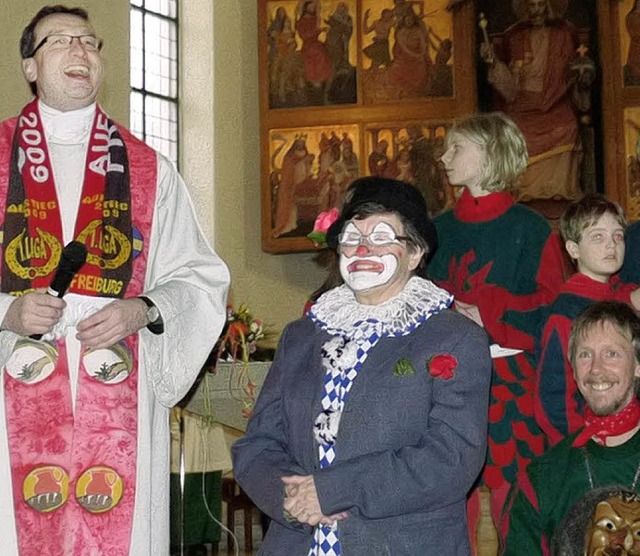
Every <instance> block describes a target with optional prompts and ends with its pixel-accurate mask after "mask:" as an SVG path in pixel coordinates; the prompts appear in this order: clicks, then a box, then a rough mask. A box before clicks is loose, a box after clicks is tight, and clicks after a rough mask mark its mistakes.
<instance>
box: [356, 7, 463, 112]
mask: <svg viewBox="0 0 640 556" xmlns="http://www.w3.org/2000/svg"><path fill="white" fill-rule="evenodd" d="M446 5H447V0H436V1H431V2H425V1H423V0H394V1H393V0H363V2H362V9H363V15H362V21H361V26H360V32H361V43H362V45H363V48H362V66H361V67H362V89H363V96H364V102H365V103H366V104H371V103H377V102H385V101H389V100H401V99H417V98H425V97H451V96H453V68H454V65H453V41H452V36H453V15H452V13H451V12H449V11H447V10H446Z"/></svg>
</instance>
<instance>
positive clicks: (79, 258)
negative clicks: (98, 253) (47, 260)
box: [47, 241, 87, 297]
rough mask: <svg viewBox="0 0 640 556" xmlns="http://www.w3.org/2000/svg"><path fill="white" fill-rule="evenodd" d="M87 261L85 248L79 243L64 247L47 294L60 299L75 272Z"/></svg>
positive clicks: (72, 242)
mask: <svg viewBox="0 0 640 556" xmlns="http://www.w3.org/2000/svg"><path fill="white" fill-rule="evenodd" d="M86 261H87V247H86V246H85V245H84V243H80V242H79V241H71V242H69V243H68V244H67V245H65V247H64V249H63V250H62V253H61V255H60V262H59V263H58V270H56V273H55V275H54V276H53V279H52V280H51V284H49V287H48V288H47V293H49V294H50V295H53V296H56V297H62V296H63V295H64V294H65V292H66V291H67V289H68V288H69V286H70V285H71V281H72V280H73V277H74V276H75V275H76V272H78V270H80V268H81V267H82V265H83V264H84V263H85V262H86Z"/></svg>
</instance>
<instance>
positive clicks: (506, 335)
mask: <svg viewBox="0 0 640 556" xmlns="http://www.w3.org/2000/svg"><path fill="white" fill-rule="evenodd" d="M435 224H436V228H437V231H438V241H439V246H438V249H437V251H436V253H435V255H434V258H433V260H432V261H431V263H430V265H429V272H430V276H431V278H432V279H433V280H434V281H435V282H436V283H437V284H438V285H440V286H441V287H443V288H445V289H447V290H449V291H450V292H451V293H452V294H453V295H454V296H455V298H456V300H459V301H462V302H465V303H471V304H473V305H476V306H477V307H478V310H479V312H480V316H481V317H482V321H483V323H484V327H485V329H486V331H487V333H488V334H489V336H490V337H491V340H492V342H493V343H495V344H499V346H501V347H503V348H512V349H519V350H523V352H520V353H517V354H516V355H511V356H509V357H497V358H494V360H493V363H494V366H493V377H492V386H491V400H490V407H489V451H488V458H487V465H486V467H485V470H484V475H483V479H484V481H485V483H486V484H487V486H489V487H490V488H492V489H497V488H499V487H501V486H502V487H504V485H505V482H506V483H513V482H514V481H515V478H516V473H517V470H518V467H521V468H524V466H526V464H527V463H528V462H529V461H530V460H531V459H532V458H533V457H534V456H536V455H538V454H540V453H542V451H543V449H544V437H543V435H542V433H541V431H540V430H539V428H538V426H537V424H536V422H535V419H534V415H533V391H534V386H535V365H534V358H533V349H534V332H535V330H536V328H537V327H539V320H538V319H539V312H540V311H539V309H540V307H541V306H543V305H546V304H549V303H551V302H552V301H553V299H555V297H556V294H557V292H558V291H559V290H560V288H561V286H562V284H563V275H562V274H563V256H562V251H561V248H560V242H559V241H558V236H557V235H556V234H553V233H552V232H551V228H550V226H549V224H548V223H547V222H546V221H545V220H544V218H543V217H542V216H540V215H538V214H537V213H535V212H533V211H532V210H530V209H528V208H526V207H524V206H522V205H518V204H516V203H515V201H514V199H513V196H512V195H511V194H510V193H507V192H499V193H491V194H489V195H487V196H485V197H479V198H474V197H472V196H471V195H470V194H469V193H468V191H467V190H466V189H465V191H464V192H463V194H462V196H461V197H460V199H459V201H458V203H457V204H456V206H455V207H454V209H453V210H451V211H448V212H446V213H444V214H442V215H440V216H438V217H437V218H436V219H435Z"/></svg>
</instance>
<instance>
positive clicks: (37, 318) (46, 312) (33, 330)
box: [0, 289, 67, 336]
mask: <svg viewBox="0 0 640 556" xmlns="http://www.w3.org/2000/svg"><path fill="white" fill-rule="evenodd" d="M66 305H67V304H66V303H65V302H64V301H63V300H62V299H58V298H57V297H54V296H52V295H49V294H48V293H45V290H44V289H43V290H37V291H34V292H29V293H27V294H25V295H23V296H20V297H16V298H15V299H14V300H13V301H12V302H11V305H9V308H8V309H7V313H6V314H5V316H4V319H3V321H2V324H1V325H0V329H1V330H10V331H11V332H15V333H16V334H19V335H20V336H32V335H34V334H40V335H42V334H46V333H47V332H51V330H52V329H53V327H54V326H55V325H56V323H57V322H58V321H59V320H60V318H61V317H62V313H63V311H64V308H65V307H66Z"/></svg>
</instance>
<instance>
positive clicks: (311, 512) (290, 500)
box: [282, 475, 349, 527]
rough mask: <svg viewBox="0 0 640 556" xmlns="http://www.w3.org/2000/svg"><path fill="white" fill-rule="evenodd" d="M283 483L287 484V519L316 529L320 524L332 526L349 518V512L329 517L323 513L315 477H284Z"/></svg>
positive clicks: (285, 505) (285, 502) (285, 500)
mask: <svg viewBox="0 0 640 556" xmlns="http://www.w3.org/2000/svg"><path fill="white" fill-rule="evenodd" d="M282 482H283V483H284V484H285V489H284V492H285V499H284V511H285V517H291V518H294V519H296V520H297V521H299V522H300V523H306V524H308V525H311V526H312V527H315V526H316V525H318V524H319V523H320V524H322V525H331V524H332V523H333V522H334V521H336V520H338V519H345V518H346V517H348V516H349V514H348V513H347V512H340V513H338V514H333V515H329V516H326V515H324V514H323V513H322V509H321V508H320V501H319V500H318V493H317V491H316V484H315V482H314V480H313V475H307V476H305V477H301V476H298V475H293V476H290V477H282Z"/></svg>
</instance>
